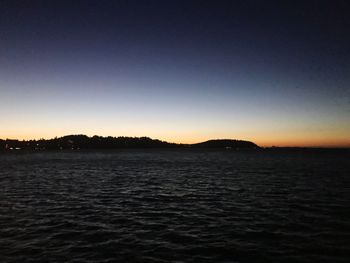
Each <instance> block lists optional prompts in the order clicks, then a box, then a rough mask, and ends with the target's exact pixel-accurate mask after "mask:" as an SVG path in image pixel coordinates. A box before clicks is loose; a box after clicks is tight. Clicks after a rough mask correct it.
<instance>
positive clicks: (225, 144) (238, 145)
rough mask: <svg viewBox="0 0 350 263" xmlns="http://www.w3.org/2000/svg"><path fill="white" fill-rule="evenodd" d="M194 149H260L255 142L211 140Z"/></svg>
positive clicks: (194, 145) (193, 145)
mask: <svg viewBox="0 0 350 263" xmlns="http://www.w3.org/2000/svg"><path fill="white" fill-rule="evenodd" d="M191 146H192V147H198V148H226V149H227V148H232V149H257V148H259V146H258V145H256V144H255V143H253V142H250V141H241V140H228V139H224V140H222V139H221V140H209V141H206V142H201V143H196V144H192V145H191Z"/></svg>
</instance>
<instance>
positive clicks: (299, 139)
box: [0, 132, 350, 148]
mask: <svg viewBox="0 0 350 263" xmlns="http://www.w3.org/2000/svg"><path fill="white" fill-rule="evenodd" d="M72 134H85V135H87V136H89V137H91V136H94V135H98V136H114V137H119V136H127V137H143V136H147V137H150V138H152V139H159V140H163V141H167V142H171V143H184V144H187V143H188V144H191V143H198V142H203V141H207V140H211V139H237V140H247V141H252V142H254V143H256V144H257V145H259V146H261V147H271V146H276V147H326V148H327V147H329V148H337V147H339V148H350V139H349V137H348V136H346V135H345V134H342V135H343V136H338V137H332V136H329V135H328V136H315V135H309V136H300V135H299V136H295V135H294V136H293V135H290V134H280V135H279V136H276V135H271V136H269V135H268V134H260V135H256V134H255V136H254V135H252V136H249V137H247V136H244V135H243V134H237V135H236V136H232V135H230V134H228V133H221V134H210V135H207V134H205V135H204V134H199V133H198V134H189V133H183V134H179V135H172V134H166V135H165V136H164V135H163V136H162V135H161V134H158V133H151V134H142V133H131V132H130V133H124V134H122V133H93V132H92V133H91V132H88V133H84V132H63V133H59V134H52V133H42V134H40V135H39V134H36V133H22V132H13V133H11V134H6V133H0V139H18V140H32V139H35V140H37V139H52V138H54V137H56V136H57V137H62V136H66V135H72Z"/></svg>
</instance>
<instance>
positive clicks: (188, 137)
mask: <svg viewBox="0 0 350 263" xmlns="http://www.w3.org/2000/svg"><path fill="white" fill-rule="evenodd" d="M349 13H350V3H349V2H348V1H337V0H333V1H311V0H310V1H220V0H215V1H189V0H187V1H147V0H140V1H123V0H120V1H106V0H99V1H88V0H86V1H78V0H75V1H64V0H62V1H35V0H32V1H15V0H11V1H4V0H1V1H0V100H1V102H0V138H3V139H5V138H17V139H38V138H53V137H55V136H63V135H68V134H86V135H89V136H92V135H101V136H109V135H110V136H149V137H151V138H157V139H161V140H166V141H169V142H181V143H194V142H200V141H204V140H208V139H217V138H228V139H242V140H250V141H253V142H255V143H257V144H258V145H260V146H273V145H275V146H322V147H339V146H340V147H350V16H349V15H348V14H349Z"/></svg>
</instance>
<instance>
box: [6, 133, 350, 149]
mask: <svg viewBox="0 0 350 263" xmlns="http://www.w3.org/2000/svg"><path fill="white" fill-rule="evenodd" d="M67 136H86V137H88V138H92V137H94V136H97V137H102V138H107V137H113V138H120V137H125V138H149V139H152V140H159V141H162V142H166V143H170V144H182V145H191V144H197V143H202V142H207V141H211V140H236V141H248V142H252V143H254V144H256V145H257V146H258V147H260V148H309V149H350V145H336V146H321V145H308V146H305V145H274V144H271V145H270V146H260V145H259V144H257V143H255V142H254V141H252V140H246V139H237V138H212V139H205V140H202V141H199V142H192V143H188V142H187V143H184V142H170V141H168V140H163V139H158V138H152V137H150V136H127V135H118V136H113V135H105V136H103V135H97V134H94V135H91V136H89V135H86V134H83V133H76V134H66V135H62V136H54V137H50V138H49V137H46V138H44V137H40V138H31V139H23V138H22V139H17V138H8V137H7V138H0V140H3V141H6V140H17V141H38V140H46V141H47V140H53V139H56V138H63V137H67Z"/></svg>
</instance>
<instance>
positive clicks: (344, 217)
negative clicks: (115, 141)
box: [0, 149, 350, 262]
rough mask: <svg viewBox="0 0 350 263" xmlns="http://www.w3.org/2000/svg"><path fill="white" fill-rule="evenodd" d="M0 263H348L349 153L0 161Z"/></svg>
mask: <svg viewBox="0 0 350 263" xmlns="http://www.w3.org/2000/svg"><path fill="white" fill-rule="evenodd" d="M0 187H1V188H0V262H350V152H349V150H343V151H340V150H316V149H315V150H302V149H299V150H288V149H287V150H271V149H270V150H268V149H265V150H257V151H236V150H205V149H202V150H193V149H169V150H166V149H164V150H157V149H145V150H137V149H133V150H113V151H107V150H105V151H103V150H101V151H92V150H91V151H70V152H69V151H62V152H11V153H0Z"/></svg>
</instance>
